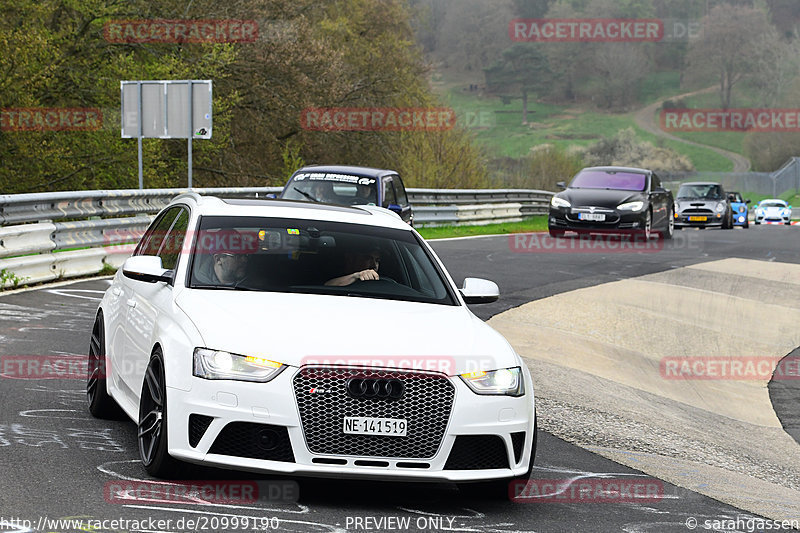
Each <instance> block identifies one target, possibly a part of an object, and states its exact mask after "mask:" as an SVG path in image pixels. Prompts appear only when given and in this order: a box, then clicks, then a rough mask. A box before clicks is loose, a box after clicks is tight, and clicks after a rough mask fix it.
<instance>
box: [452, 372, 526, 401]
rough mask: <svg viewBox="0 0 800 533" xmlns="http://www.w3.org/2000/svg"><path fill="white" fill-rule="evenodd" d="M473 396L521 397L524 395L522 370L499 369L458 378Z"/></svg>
mask: <svg viewBox="0 0 800 533" xmlns="http://www.w3.org/2000/svg"><path fill="white" fill-rule="evenodd" d="M459 377H460V378H461V379H462V380H463V381H464V383H466V384H467V386H468V387H469V388H470V389H472V392H474V393H475V394H490V395H502V396H522V395H523V394H525V384H524V382H523V379H522V370H521V369H520V367H518V366H516V367H514V368H501V369H499V370H492V371H490V372H484V371H483V370H480V371H478V372H469V373H467V374H461V376H459Z"/></svg>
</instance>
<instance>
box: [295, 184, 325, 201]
mask: <svg viewBox="0 0 800 533" xmlns="http://www.w3.org/2000/svg"><path fill="white" fill-rule="evenodd" d="M292 189H294V190H295V191H297V192H299V193H300V194H302V195H303V196H305V197H306V198H308V199H309V200H311V201H312V202H317V203H319V200H317V199H316V198H314V197H313V196H311V195H310V194H308V193H307V192H306V191H301V190H300V189H298V188H297V187H295V186H292Z"/></svg>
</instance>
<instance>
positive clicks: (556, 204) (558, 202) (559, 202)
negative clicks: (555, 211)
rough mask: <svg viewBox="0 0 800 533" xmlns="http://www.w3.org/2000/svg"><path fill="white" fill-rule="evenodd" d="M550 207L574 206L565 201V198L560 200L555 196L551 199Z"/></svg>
mask: <svg viewBox="0 0 800 533" xmlns="http://www.w3.org/2000/svg"><path fill="white" fill-rule="evenodd" d="M550 205H552V206H553V207H571V206H572V204H571V203H569V202H568V201H566V200H564V199H563V198H559V197H558V196H553V197H552V198H551V199H550Z"/></svg>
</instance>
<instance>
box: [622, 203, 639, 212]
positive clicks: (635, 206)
mask: <svg viewBox="0 0 800 533" xmlns="http://www.w3.org/2000/svg"><path fill="white" fill-rule="evenodd" d="M643 207H644V202H628V203H625V204H619V205H618V206H617V209H619V210H620V211H641V210H642V208H643Z"/></svg>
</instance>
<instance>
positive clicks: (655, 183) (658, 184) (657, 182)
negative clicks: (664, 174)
mask: <svg viewBox="0 0 800 533" xmlns="http://www.w3.org/2000/svg"><path fill="white" fill-rule="evenodd" d="M652 176H653V177H652V178H651V181H650V190H651V191H652V190H653V189H656V188H658V187H661V179H660V178H659V177H658V176H657V175H656V174H653V175H652Z"/></svg>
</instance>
